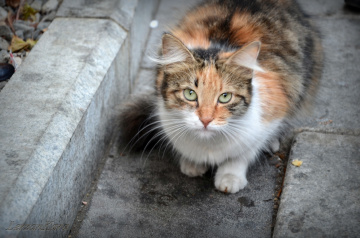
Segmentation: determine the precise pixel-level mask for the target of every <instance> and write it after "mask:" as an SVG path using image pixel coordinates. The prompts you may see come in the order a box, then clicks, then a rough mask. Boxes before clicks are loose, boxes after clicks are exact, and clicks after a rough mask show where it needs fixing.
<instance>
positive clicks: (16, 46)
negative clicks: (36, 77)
mask: <svg viewBox="0 0 360 238" xmlns="http://www.w3.org/2000/svg"><path fill="white" fill-rule="evenodd" d="M35 44H36V41H35V40H32V39H27V40H26V41H24V40H23V39H21V38H19V37H17V36H14V37H13V38H12V40H11V45H10V47H9V49H10V50H11V51H12V52H18V51H20V50H29V49H31V48H33V47H34V45H35Z"/></svg>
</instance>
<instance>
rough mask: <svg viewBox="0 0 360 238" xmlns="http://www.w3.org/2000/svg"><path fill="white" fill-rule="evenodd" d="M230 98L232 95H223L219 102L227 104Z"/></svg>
mask: <svg viewBox="0 0 360 238" xmlns="http://www.w3.org/2000/svg"><path fill="white" fill-rule="evenodd" d="M231 97H232V93H223V94H221V95H220V97H219V102H221V103H228V102H230V100H231Z"/></svg>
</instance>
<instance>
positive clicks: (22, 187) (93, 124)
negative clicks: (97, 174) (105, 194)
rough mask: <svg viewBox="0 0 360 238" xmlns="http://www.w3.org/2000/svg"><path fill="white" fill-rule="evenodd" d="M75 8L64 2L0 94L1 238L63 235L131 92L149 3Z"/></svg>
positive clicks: (99, 3) (77, 5) (153, 3)
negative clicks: (124, 100) (116, 118)
mask: <svg viewBox="0 0 360 238" xmlns="http://www.w3.org/2000/svg"><path fill="white" fill-rule="evenodd" d="M83 4H85V2H84V1H71V0H64V1H63V2H62V5H61V7H60V9H59V12H58V17H57V18H56V19H55V20H54V21H53V22H52V24H51V25H50V27H49V29H48V31H47V32H46V33H45V34H44V36H43V37H42V38H41V40H40V41H39V42H38V43H37V45H36V46H35V47H34V49H33V50H32V51H31V53H30V54H29V56H28V57H27V58H26V60H25V61H24V62H23V63H22V65H21V67H20V68H19V69H18V70H17V72H16V73H15V74H14V76H13V77H12V78H11V80H10V81H9V83H8V84H7V85H6V86H5V88H4V89H3V90H2V91H1V93H0V135H1V136H0V181H1V182H0V237H16V236H21V237H63V236H67V234H68V233H69V230H70V228H71V224H72V223H73V221H74V218H75V216H76V213H77V210H78V209H79V207H80V205H81V198H82V197H83V196H84V194H85V193H86V191H87V189H88V188H89V187H90V184H91V181H92V180H93V175H94V171H96V169H97V167H98V163H99V161H100V160H101V158H102V157H103V155H104V153H105V152H106V150H107V149H108V148H109V142H110V140H111V138H112V130H113V127H114V119H115V108H116V107H117V105H118V104H119V103H120V102H121V101H122V100H123V99H124V98H125V97H127V95H129V93H130V92H131V88H132V84H133V80H134V78H135V75H134V72H137V70H138V67H139V64H140V59H141V55H142V49H143V48H144V43H145V41H146V38H147V35H148V32H149V27H148V22H149V21H150V19H151V18H152V13H153V12H154V9H155V8H156V5H157V1H155V0H154V1H145V0H143V1H141V0H140V1H120V0H119V1H111V0H108V1H91V2H89V1H86V4H85V5H86V6H87V7H85V8H84V5H83ZM72 9H77V10H78V11H77V12H76V13H74V12H72V11H71V10H72ZM99 9H102V11H99ZM84 12H85V13H86V14H83V13H84ZM95 13H96V14H95ZM87 14H88V15H87Z"/></svg>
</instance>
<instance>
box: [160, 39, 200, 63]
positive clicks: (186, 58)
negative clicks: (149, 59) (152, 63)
mask: <svg viewBox="0 0 360 238" xmlns="http://www.w3.org/2000/svg"><path fill="white" fill-rule="evenodd" d="M161 61H162V62H161V63H162V64H164V65H168V64H173V63H178V62H193V61H195V58H194V56H193V55H192V53H191V52H190V51H189V49H188V48H187V47H186V46H185V45H184V44H183V43H182V42H181V41H180V40H179V39H178V38H176V37H175V36H173V35H171V34H167V33H166V34H164V35H163V37H162V59H161Z"/></svg>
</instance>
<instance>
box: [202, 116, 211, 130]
mask: <svg viewBox="0 0 360 238" xmlns="http://www.w3.org/2000/svg"><path fill="white" fill-rule="evenodd" d="M212 120H213V118H212V117H203V118H201V119H200V121H201V122H202V124H203V125H204V127H205V128H206V127H207V126H208V125H209V123H210V122H212Z"/></svg>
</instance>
